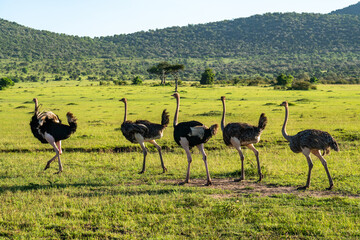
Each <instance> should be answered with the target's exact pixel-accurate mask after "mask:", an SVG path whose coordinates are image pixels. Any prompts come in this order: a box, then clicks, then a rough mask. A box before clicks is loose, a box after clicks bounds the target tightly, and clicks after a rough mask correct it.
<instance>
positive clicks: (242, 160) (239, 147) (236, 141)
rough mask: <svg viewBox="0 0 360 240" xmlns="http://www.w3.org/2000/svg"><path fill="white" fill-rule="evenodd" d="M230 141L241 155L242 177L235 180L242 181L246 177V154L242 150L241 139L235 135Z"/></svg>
mask: <svg viewBox="0 0 360 240" xmlns="http://www.w3.org/2000/svg"><path fill="white" fill-rule="evenodd" d="M230 142H231V144H232V146H233V147H234V148H235V149H236V150H237V151H238V153H239V156H240V160H241V177H240V178H239V179H235V180H234V181H235V182H240V181H242V180H244V179H245V171H244V159H245V157H244V154H243V153H242V151H241V144H240V141H239V139H237V138H235V137H232V138H231V139H230Z"/></svg>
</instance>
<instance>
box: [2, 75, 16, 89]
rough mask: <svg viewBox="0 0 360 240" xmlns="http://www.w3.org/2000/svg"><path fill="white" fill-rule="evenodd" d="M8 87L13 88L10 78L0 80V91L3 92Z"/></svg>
mask: <svg viewBox="0 0 360 240" xmlns="http://www.w3.org/2000/svg"><path fill="white" fill-rule="evenodd" d="M9 86H14V82H13V81H12V80H11V79H10V78H7V77H4V78H0V90H3V89H5V88H7V87H9Z"/></svg>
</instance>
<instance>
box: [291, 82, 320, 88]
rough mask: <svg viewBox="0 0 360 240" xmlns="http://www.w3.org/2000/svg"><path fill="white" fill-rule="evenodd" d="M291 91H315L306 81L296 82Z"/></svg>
mask: <svg viewBox="0 0 360 240" xmlns="http://www.w3.org/2000/svg"><path fill="white" fill-rule="evenodd" d="M291 89H293V90H310V89H316V86H313V85H312V84H311V83H310V82H307V81H296V82H294V83H293V84H292V86H291Z"/></svg>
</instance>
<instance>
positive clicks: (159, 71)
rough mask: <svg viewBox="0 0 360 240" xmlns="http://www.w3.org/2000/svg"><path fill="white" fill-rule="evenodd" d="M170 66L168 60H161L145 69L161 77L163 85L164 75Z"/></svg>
mask: <svg viewBox="0 0 360 240" xmlns="http://www.w3.org/2000/svg"><path fill="white" fill-rule="evenodd" d="M170 66H171V64H170V63H168V62H161V63H159V64H157V65H156V66H152V67H151V68H149V69H148V70H147V71H148V73H150V74H155V75H158V76H159V77H160V79H161V84H163V85H165V81H166V77H167V75H168V74H169V73H170V69H169V67H170Z"/></svg>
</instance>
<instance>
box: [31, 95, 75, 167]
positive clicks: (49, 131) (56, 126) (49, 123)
mask: <svg viewBox="0 0 360 240" xmlns="http://www.w3.org/2000/svg"><path fill="white" fill-rule="evenodd" d="M33 101H34V103H35V112H34V116H33V117H32V118H31V121H30V128H31V132H32V133H33V135H34V137H36V138H37V139H39V141H40V142H41V143H50V145H51V146H52V147H53V148H54V150H55V153H56V154H55V156H54V157H53V158H51V159H50V160H49V161H48V162H47V164H46V166H45V169H44V170H46V169H48V168H49V167H50V163H51V162H52V161H54V160H55V159H56V158H57V159H58V162H59V171H58V172H57V173H61V172H62V170H63V167H62V165H61V161H60V155H61V154H62V150H61V140H65V139H67V138H69V137H70V135H71V134H73V133H74V132H75V131H76V128H77V122H76V120H77V119H76V118H75V117H74V115H73V114H72V113H71V112H68V113H67V114H66V117H67V120H68V123H69V125H64V124H62V123H61V120H60V119H59V117H58V116H57V115H56V114H54V113H53V112H50V111H49V112H39V104H38V100H37V99H36V98H34V99H33Z"/></svg>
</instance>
